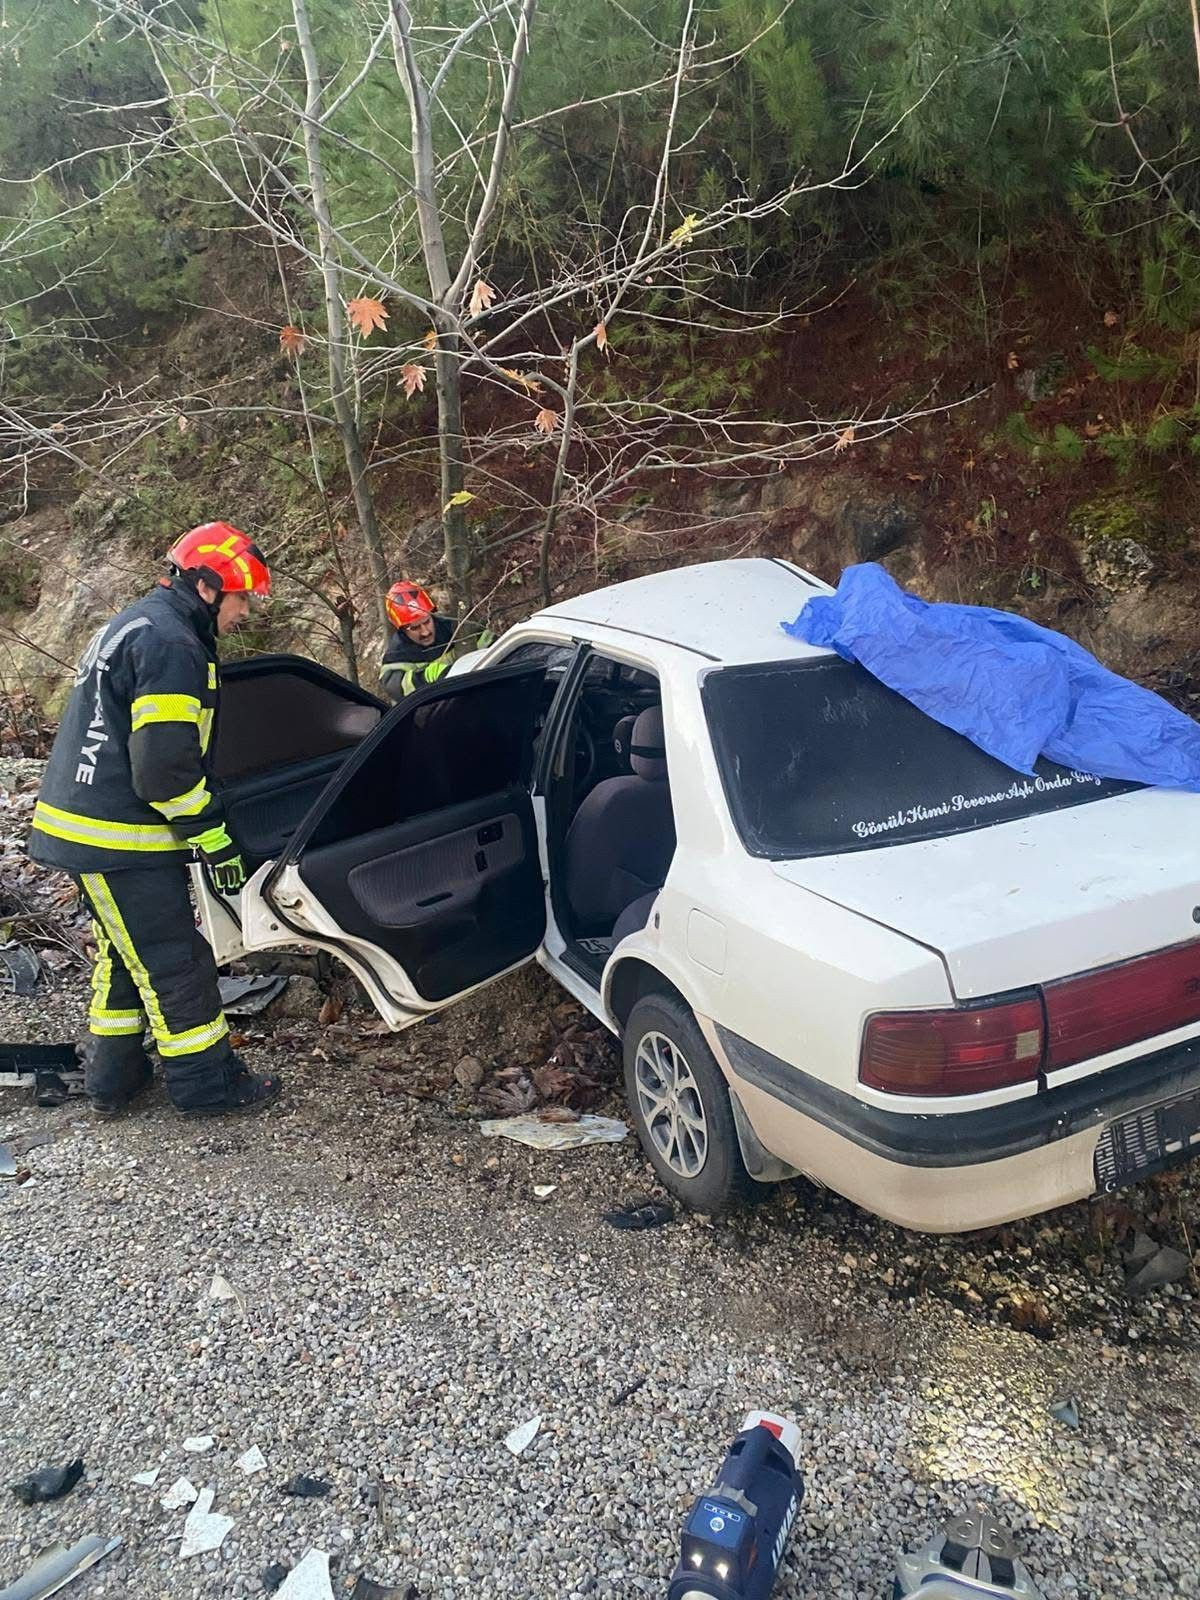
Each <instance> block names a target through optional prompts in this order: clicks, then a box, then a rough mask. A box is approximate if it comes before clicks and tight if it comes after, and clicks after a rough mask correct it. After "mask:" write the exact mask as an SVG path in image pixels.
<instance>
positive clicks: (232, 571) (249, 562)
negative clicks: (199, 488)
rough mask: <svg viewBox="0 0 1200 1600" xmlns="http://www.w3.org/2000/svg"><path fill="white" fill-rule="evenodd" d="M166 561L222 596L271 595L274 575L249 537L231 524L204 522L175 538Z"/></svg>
mask: <svg viewBox="0 0 1200 1600" xmlns="http://www.w3.org/2000/svg"><path fill="white" fill-rule="evenodd" d="M167 560H168V561H169V562H170V563H171V565H172V566H174V567H178V568H179V570H180V572H193V573H195V575H196V577H197V578H202V579H203V580H204V582H205V583H207V584H209V585H211V587H212V588H214V589H218V590H220V591H221V592H222V593H229V592H234V591H237V590H241V591H242V592H243V593H245V594H263V595H266V594H270V592H271V574H270V573H269V572H268V571H267V563H266V561H265V560H264V559H263V553H262V551H261V550H260V549H259V548H258V546H257V545H256V544H255V543H254V541H253V539H251V538H250V536H249V535H248V534H245V533H243V532H242V530H241V529H240V528H235V527H234V526H233V525H232V523H229V522H202V523H201V524H200V526H199V527H198V528H193V529H192V530H191V531H190V532H189V533H185V534H183V535H181V536H180V538H178V539H176V541H175V543H174V544H173V545H172V546H171V548H170V549H169V550H168V551H167Z"/></svg>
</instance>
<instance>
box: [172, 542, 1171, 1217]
mask: <svg viewBox="0 0 1200 1600" xmlns="http://www.w3.org/2000/svg"><path fill="white" fill-rule="evenodd" d="M822 592H828V591H827V589H826V586H825V585H823V584H821V583H820V582H819V581H818V580H817V579H815V578H813V577H811V576H810V575H809V574H808V573H805V572H803V571H801V570H800V569H798V568H796V567H794V566H791V565H789V564H787V563H786V562H782V561H770V560H745V561H724V562H714V563H711V564H708V565H703V566H693V567H687V568H684V569H681V570H677V571H673V572H663V573H659V574H657V575H655V576H652V577H646V578H639V579H636V580H634V581H632V582H629V583H622V584H617V585H615V586H613V587H611V588H607V589H601V590H598V591H597V592H596V593H594V594H590V595H584V596H581V597H579V598H577V599H573V600H567V601H564V602H563V603H562V604H560V605H556V606H552V607H550V608H549V609H548V610H546V611H542V612H539V613H538V614H537V615H535V616H533V617H531V618H530V619H529V620H528V621H527V622H522V623H520V624H519V625H518V626H517V627H515V628H513V629H512V630H511V631H510V632H508V633H507V634H505V635H504V637H503V638H501V639H500V640H499V641H498V642H497V643H496V644H494V645H492V646H491V647H490V648H489V649H487V650H486V651H483V652H480V653H479V654H478V655H476V656H474V657H472V658H470V659H469V661H468V662H467V663H465V664H464V669H463V670H456V671H454V672H453V673H451V674H449V675H447V677H445V678H443V679H442V681H441V682H440V683H439V684H437V685H436V686H435V687H434V688H433V689H430V690H427V691H423V692H421V693H420V694H418V695H414V696H413V697H411V698H410V699H408V700H406V701H404V702H403V703H402V704H401V705H399V706H396V707H395V708H392V709H388V708H386V707H384V706H383V705H382V704H381V703H380V702H379V701H378V700H376V699H375V698H374V697H373V696H371V695H369V694H367V693H366V692H365V691H363V690H361V689H359V688H356V687H355V686H353V685H351V684H350V683H348V682H346V681H345V680H344V679H341V678H339V677H337V676H336V675H335V674H333V673H331V672H328V671H326V670H325V669H324V668H322V667H319V666H317V665H316V664H315V663H313V662H310V661H306V660H303V659H300V658H298V657H289V656H275V657H263V658H259V659H255V660H250V661H248V662H244V663H240V664H238V665H236V666H234V667H232V668H231V669H229V671H228V672H227V675H226V679H225V687H224V691H223V703H222V709H221V723H220V729H219V735H218V741H217V747H216V774H215V775H216V777H217V780H218V782H219V784H220V786H221V788H222V790H223V792H224V795H225V800H226V804H227V806H228V810H229V816H230V819H231V822H232V825H233V827H234V830H235V831H236V834H237V836H238V838H239V839H240V840H241V842H242V844H243V848H244V849H245V851H246V853H247V855H248V857H249V858H250V860H251V863H252V866H253V867H254V868H256V870H255V871H254V873H253V876H252V878H251V881H250V882H249V883H248V884H247V886H246V888H245V889H244V890H243V892H242V894H241V897H240V902H235V901H222V900H219V899H216V898H214V897H212V896H210V895H209V894H208V892H207V890H206V889H205V887H204V885H203V883H202V882H200V880H199V877H198V876H197V892H198V898H199V902H200V912H201V919H202V922H203V925H204V927H205V931H206V933H207V935H208V937H209V939H210V940H211V942H212V944H213V946H214V948H215V950H216V954H217V958H218V960H219V961H226V960H229V959H232V958H233V957H234V956H235V955H237V954H238V953H239V952H240V951H241V950H243V949H245V950H263V949H269V948H272V947H275V946H281V945H300V946H304V947H308V948H317V949H322V950H326V951H330V952H332V953H334V954H335V955H337V956H338V957H340V958H341V960H342V961H344V962H345V964H346V965H347V966H348V967H349V968H350V969H351V971H352V972H353V973H354V974H355V975H356V976H357V977H358V979H359V980H360V981H361V983H362V984H363V987H364V988H365V989H366V991H367V992H368V994H369V995H370V996H371V998H372V1000H373V1001H374V1003H375V1005H376V1006H377V1007H378V1009H379V1012H380V1014H381V1015H382V1016H383V1017H384V1018H385V1020H386V1021H387V1022H388V1023H389V1024H390V1025H391V1026H392V1027H394V1028H403V1027H406V1026H407V1025H408V1024H410V1023H413V1022H418V1021H420V1020H421V1019H422V1018H424V1017H427V1016H429V1015H431V1014H432V1013H433V1012H436V1011H438V1010H439V1009H441V1008H442V1007H443V1006H447V1005H449V1004H451V1003H452V1002H453V1001H455V1000H457V999H460V998H461V997H462V996H464V995H467V994H470V993H471V992H472V991H474V990H476V989H478V988H479V987H480V986H481V985H482V984H485V983H488V982H490V981H491V980H492V979H494V978H497V977H499V976H500V975H501V974H503V973H506V972H509V971H511V970H512V969H513V968H515V967H517V966H519V965H520V964H521V963H522V962H525V961H528V960H531V959H535V958H536V959H537V960H539V961H541V962H542V963H543V965H544V966H545V967H546V968H547V969H548V970H549V971H550V972H552V973H553V974H554V976H555V977H556V978H557V979H558V981H559V982H560V983H561V984H562V985H563V986H564V987H565V988H566V989H568V990H569V991H570V993H571V994H573V995H575V996H576V997H577V998H578V999H579V1000H581V1001H582V1002H583V1004H584V1005H585V1006H587V1007H588V1008H589V1009H590V1010H591V1011H592V1012H594V1013H595V1015H596V1016H598V1017H599V1018H601V1019H602V1020H603V1022H604V1023H606V1024H607V1026H608V1027H609V1028H610V1029H611V1030H612V1031H613V1033H615V1034H617V1035H618V1036H619V1037H620V1038H621V1040H622V1041H623V1049H624V1060H625V1081H626V1090H627V1094H628V1101H629V1111H630V1114H631V1116H632V1118H633V1121H634V1123H635V1125H636V1128H637V1132H638V1135H639V1137H640V1139H641V1142H642V1144H643V1146H644V1148H645V1151H646V1154H647V1156H648V1157H649V1160H650V1162H651V1163H652V1165H653V1166H654V1168H655V1170H656V1172H657V1173H658V1176H659V1177H660V1178H661V1180H662V1182H663V1183H664V1184H665V1185H666V1187H667V1188H668V1189H669V1190H671V1191H672V1192H673V1193H674V1194H675V1195H676V1196H677V1197H678V1198H679V1199H680V1200H682V1201H684V1202H685V1203H686V1204H688V1205H690V1206H694V1207H697V1208H698V1209H701V1210H704V1211H714V1210H716V1209H718V1208H720V1207H721V1206H723V1205H725V1204H727V1203H728V1202H730V1201H731V1200H732V1199H734V1198H735V1197H736V1196H737V1195H738V1194H739V1193H741V1192H745V1191H747V1190H748V1188H749V1185H750V1184H751V1182H758V1183H771V1182H776V1181H778V1180H780V1179H783V1178H786V1177H788V1176H791V1175H794V1174H796V1173H804V1174H806V1175H808V1176H810V1177H812V1178H814V1179H816V1180H817V1181H819V1182H820V1183H822V1184H826V1185H828V1186H829V1187H830V1188H833V1189H836V1190H838V1191H839V1192H840V1193H842V1194H844V1195H847V1196H849V1197H850V1198H851V1199H853V1200H855V1201H857V1202H858V1203H859V1204H861V1205H863V1206H866V1207H867V1208H869V1209H870V1210H872V1211H875V1212H878V1213H879V1214H880V1215H882V1216H885V1217H888V1218H891V1219H892V1220H894V1221H896V1222H899V1223H902V1224H904V1225H906V1226H908V1227H912V1228H921V1229H929V1230H937V1231H951V1230H958V1229H967V1228H978V1227H983V1226H986V1225H990V1224H993V1223H997V1222H1000V1221H1003V1220H1006V1219H1010V1218H1014V1217H1019V1216H1025V1215H1029V1214H1031V1213H1034V1212H1038V1211H1042V1210H1045V1209H1047V1208H1049V1207H1051V1206H1056V1205H1061V1204H1062V1203H1063V1202H1065V1201H1069V1200H1075V1199H1078V1198H1080V1197H1082V1196H1085V1195H1089V1194H1092V1193H1093V1192H1095V1191H1096V1190H1109V1189H1115V1188H1117V1187H1119V1186H1120V1185H1122V1184H1124V1183H1128V1182H1131V1181H1134V1180H1136V1179H1138V1178H1140V1177H1142V1176H1144V1175H1145V1174H1147V1173H1149V1172H1152V1171H1154V1170H1156V1169H1158V1168H1161V1167H1164V1166H1166V1165H1169V1164H1171V1163H1172V1162H1174V1161H1176V1160H1180V1159H1184V1158H1186V1157H1187V1156H1188V1155H1190V1154H1192V1153H1193V1152H1194V1151H1195V1150H1196V1149H1200V938H1197V926H1196V925H1197V923H1198V922H1200V798H1197V797H1195V796H1192V795H1186V794H1182V793H1175V792H1168V791H1166V790H1160V789H1141V788H1137V787H1135V786H1132V785H1129V784H1118V783H1110V782H1100V781H1099V780H1097V779H1095V778H1092V777H1089V776H1088V775H1086V774H1083V773H1078V772H1070V771H1064V770H1062V769H1059V768H1056V767H1052V766H1050V765H1049V764H1045V765H1044V766H1043V767H1042V768H1041V769H1040V770H1039V773H1038V775H1037V777H1036V778H1032V779H1027V778H1024V777H1022V776H1021V775H1020V774H1017V773H1014V772H1012V771H1010V770H1009V769H1008V768H1006V767H1004V766H1002V765H1000V764H999V763H998V762H996V761H994V760H993V759H991V758H990V757H988V756H986V755H984V754H983V753H982V752H981V751H980V750H978V749H977V748H976V747H975V746H974V745H972V744H971V743H969V742H968V741H967V740H965V739H963V738H961V737H960V736H958V735H957V734H954V733H951V732H949V731H948V730H946V729H945V728H943V727H941V726H940V725H938V724H937V723H935V722H933V721H931V720H930V719H929V718H927V717H926V716H924V715H923V714H922V713H921V712H919V711H917V710H916V709H915V708H914V707H913V706H911V705H910V704H909V703H908V702H907V701H905V700H903V699H901V698H900V697H899V696H897V695H895V694H893V693H892V692H891V691H889V690H888V689H886V688H884V687H883V686H882V685H881V684H880V683H879V682H878V681H877V680H875V679H873V678H872V677H871V676H870V675H869V674H868V673H867V672H866V671H864V670H863V669H862V668H861V667H858V666H855V665H852V664H850V663H847V662H845V661H842V660H841V659H840V658H838V657H837V656H835V655H832V654H830V653H828V652H825V651H821V650H818V649H814V648H812V647H810V646H807V645H805V644H802V643H800V642H798V641H797V640H794V639H792V638H790V637H789V636H788V635H786V634H785V633H784V632H783V631H782V629H781V627H780V623H781V622H782V621H783V620H784V619H789V620H790V619H791V618H793V617H795V615H796V614H797V612H798V611H799V610H800V609H801V607H802V606H803V605H804V604H805V601H806V600H807V599H808V598H809V597H811V596H812V595H814V594H818V593H822Z"/></svg>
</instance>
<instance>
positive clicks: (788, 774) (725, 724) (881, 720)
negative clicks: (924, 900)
mask: <svg viewBox="0 0 1200 1600" xmlns="http://www.w3.org/2000/svg"><path fill="white" fill-rule="evenodd" d="M702 694H703V700H704V708H705V713H706V715H707V717H708V725H709V731H710V733H711V735H712V741H713V747H714V749H715V751H716V756H717V762H718V765H719V767H720V770H721V779H722V782H723V783H724V786H725V794H726V798H727V800H728V802H729V809H730V811H731V813H732V815H733V820H734V823H735V825H736V827H737V830H738V832H739V834H740V835H741V838H742V842H743V844H744V845H745V846H746V848H747V850H749V851H750V853H751V854H752V855H756V856H766V857H768V858H769V859H772V860H787V859H790V858H793V857H796V856H818V855H833V854H840V853H842V852H846V851H851V850H870V849H874V848H877V847H879V846H881V845H891V844H907V843H910V842H912V841H914V840H917V839H939V838H943V837H944V836H946V835H947V834H952V833H962V832H965V831H966V830H968V829H971V828H986V827H989V826H990V825H992V824H993V823H998V822H1011V821H1012V820H1013V819H1014V818H1018V817H1028V816H1034V815H1036V814H1038V813H1039V812H1043V811H1057V810H1059V809H1061V808H1062V807H1064V806H1077V805H1084V804H1086V803H1087V802H1089V801H1094V800H1103V799H1107V798H1109V797H1111V796H1113V795H1116V794H1125V793H1127V792H1128V791H1129V790H1131V789H1135V788H1137V787H1138V785H1136V784H1131V783H1117V782H1113V781H1111V780H1108V779H1101V778H1096V777H1093V776H1092V775H1091V774H1089V773H1084V772H1075V771H1072V770H1070V769H1068V768H1065V767H1058V766H1055V765H1054V763H1053V762H1049V761H1039V762H1038V764H1037V769H1036V772H1035V774H1034V775H1033V776H1032V777H1029V776H1026V774H1024V773H1021V772H1016V771H1014V770H1013V768H1012V767H1007V766H1005V765H1004V763H1003V762H1001V761H996V760H994V759H993V758H992V757H991V756H989V755H985V754H984V752H983V751H982V750H980V749H979V748H978V746H977V745H974V744H972V743H971V741H970V740H969V739H964V738H963V736H962V735H961V734H958V733H954V732H952V731H951V730H950V729H949V728H944V727H943V726H942V725H941V723H939V722H934V721H933V719H932V718H931V717H928V716H926V715H925V713H924V712H923V711H918V710H917V708H916V706H914V705H911V704H910V703H909V702H908V701H907V700H905V699H903V698H902V697H901V696H900V695H898V694H896V693H894V691H893V690H891V689H888V688H886V687H885V686H884V685H883V684H882V683H880V682H879V680H878V679H877V678H873V677H872V676H871V674H870V673H869V672H867V670H866V669H865V667H860V666H858V665H857V664H855V663H853V662H849V661H843V660H841V659H840V657H835V656H831V657H828V658H822V659H819V660H815V661H802V662H793V661H787V662H778V663H774V664H769V665H764V666H748V667H726V668H723V669H721V670H720V671H717V672H711V673H709V674H708V676H707V677H706V678H705V680H704V683H703V686H702Z"/></svg>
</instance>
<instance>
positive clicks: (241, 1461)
mask: <svg viewBox="0 0 1200 1600" xmlns="http://www.w3.org/2000/svg"><path fill="white" fill-rule="evenodd" d="M237 1464H238V1466H239V1467H241V1469H242V1471H243V1472H244V1473H245V1474H246V1476H247V1477H250V1476H251V1475H252V1474H253V1473H255V1472H265V1471H266V1468H267V1458H266V1456H264V1455H263V1453H262V1451H261V1450H260V1449H259V1448H258V1446H257V1445H256V1444H252V1445H251V1446H250V1448H249V1450H247V1451H246V1453H245V1454H244V1455H240V1456H239V1457H238V1458H237Z"/></svg>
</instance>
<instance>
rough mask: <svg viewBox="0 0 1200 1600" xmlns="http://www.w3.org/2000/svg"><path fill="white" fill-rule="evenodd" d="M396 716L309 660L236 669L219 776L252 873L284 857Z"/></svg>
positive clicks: (219, 735)
mask: <svg viewBox="0 0 1200 1600" xmlns="http://www.w3.org/2000/svg"><path fill="white" fill-rule="evenodd" d="M386 709H387V708H386V707H385V705H384V703H383V701H382V700H377V699H376V698H375V696H374V695H372V694H368V693H367V691H366V690H365V689H359V688H357V687H356V686H355V685H353V684H351V683H348V682H347V681H346V680H345V679H344V678H339V677H338V676H337V674H336V673H333V672H327V671H326V670H325V668H324V667H321V666H319V665H318V664H317V663H316V662H315V661H307V660H304V659H302V658H300V657H296V656H288V657H278V656H257V657H254V658H253V659H252V660H250V661H245V662H238V663H236V664H235V665H234V666H233V667H231V668H230V669H228V671H227V673H226V675H225V681H224V682H223V684H222V689H221V711H220V715H219V717H218V720H217V728H216V742H215V745H214V748H213V762H212V777H213V780H214V783H215V785H216V787H217V788H218V789H219V790H220V792H221V798H222V800H223V801H224V804H225V814H226V816H227V817H228V819H229V823H230V826H231V828H232V830H233V833H234V837H235V838H236V839H237V840H238V841H239V843H240V844H241V846H242V853H243V855H244V856H245V858H246V865H247V868H248V869H249V870H250V871H251V872H254V871H256V870H257V869H258V868H259V867H260V866H261V865H262V864H263V862H264V861H270V860H274V859H275V858H277V857H278V856H280V855H281V854H282V853H283V851H284V850H285V849H286V848H287V845H288V843H289V841H290V839H291V837H292V835H293V833H294V832H295V831H296V828H297V827H298V826H299V824H300V822H301V820H302V819H303V818H304V816H305V815H306V814H307V812H308V811H309V809H310V807H311V806H312V804H313V802H314V801H315V800H316V799H317V797H318V796H319V795H320V794H321V792H322V791H323V790H324V788H325V786H326V784H327V783H328V782H329V780H330V778H331V777H332V776H333V775H334V773H335V772H337V771H338V769H339V768H340V767H341V766H342V764H343V762H344V761H345V760H346V757H347V756H348V755H349V754H350V752H351V751H352V750H354V749H355V748H356V746H357V745H359V744H360V743H361V742H362V740H363V739H365V738H366V736H367V735H368V734H369V733H371V732H372V731H373V730H374V729H375V728H376V727H377V726H378V724H379V721H380V718H381V717H382V716H383V715H384V713H385V711H386Z"/></svg>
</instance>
